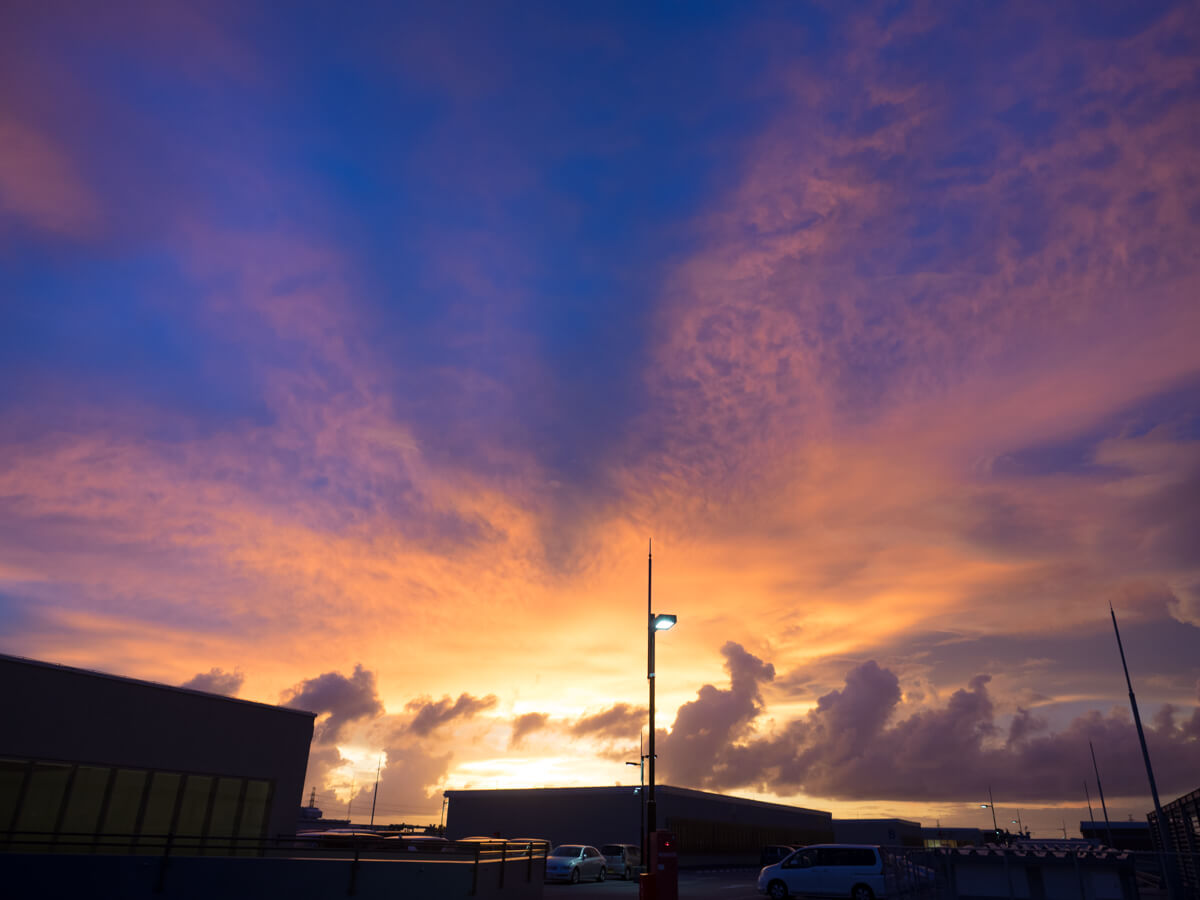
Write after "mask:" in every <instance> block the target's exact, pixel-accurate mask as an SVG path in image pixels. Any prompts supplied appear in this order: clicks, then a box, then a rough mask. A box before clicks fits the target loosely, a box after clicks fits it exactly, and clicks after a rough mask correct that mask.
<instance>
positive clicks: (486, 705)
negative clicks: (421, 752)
mask: <svg viewBox="0 0 1200 900" xmlns="http://www.w3.org/2000/svg"><path fill="white" fill-rule="evenodd" d="M497 702H498V700H497V699H496V695H495V694H488V695H487V696H486V697H472V696H471V695H470V694H466V693H463V694H459V695H458V699H457V700H451V699H450V698H449V697H443V698H442V699H441V700H432V699H429V698H425V699H423V700H410V701H409V702H408V703H407V704H406V706H405V709H407V710H408V711H409V712H412V713H415V715H414V716H413V718H412V721H411V722H409V723H408V725H407V730H408V731H410V732H411V733H412V734H415V735H417V736H418V737H427V736H428V735H429V734H431V733H432V732H433V731H435V730H436V729H438V728H440V727H441V726H443V725H446V724H449V723H450V722H452V721H454V720H455V719H469V718H471V717H472V716H474V715H476V714H477V713H481V712H483V711H484V710H488V709H491V708H492V707H494V706H495V705H496V703H497Z"/></svg>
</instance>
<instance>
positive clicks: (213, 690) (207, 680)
mask: <svg viewBox="0 0 1200 900" xmlns="http://www.w3.org/2000/svg"><path fill="white" fill-rule="evenodd" d="M245 680H246V676H245V675H243V674H242V672H241V670H240V669H238V670H235V671H233V672H226V671H225V670H224V669H219V668H217V667H216V666H214V667H213V668H211V669H209V670H208V671H207V672H200V673H199V674H197V675H195V676H193V677H192V678H189V679H188V680H187V681H185V682H184V683H183V684H181V685H180V687H185V688H191V689H192V690H194V691H208V692H209V693H210V694H224V695H226V696H227V697H236V696H237V692H238V690H240V689H241V686H242V682H243V681H245Z"/></svg>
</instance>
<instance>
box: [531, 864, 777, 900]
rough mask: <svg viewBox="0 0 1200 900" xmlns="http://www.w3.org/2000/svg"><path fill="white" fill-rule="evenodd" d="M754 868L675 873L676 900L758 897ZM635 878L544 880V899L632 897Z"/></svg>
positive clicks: (758, 899)
mask: <svg viewBox="0 0 1200 900" xmlns="http://www.w3.org/2000/svg"><path fill="white" fill-rule="evenodd" d="M757 876H758V869H723V870H713V871H705V870H699V871H690V870H689V871H684V872H680V873H679V900H762V895H761V894H759V893H758V891H756V890H755V889H754V879H755V878H756V877H757ZM637 895H638V886H637V882H636V881H605V882H603V883H600V884H597V883H596V882H584V883H583V884H553V883H550V884H547V885H546V887H545V891H544V893H543V895H542V896H544V897H545V898H546V900H600V898H606V897H623V898H625V900H636V898H637Z"/></svg>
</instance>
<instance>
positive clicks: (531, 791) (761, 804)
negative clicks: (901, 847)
mask: <svg viewBox="0 0 1200 900" xmlns="http://www.w3.org/2000/svg"><path fill="white" fill-rule="evenodd" d="M636 787H637V785H628V784H616V785H600V786H598V787H535V788H465V789H461V790H446V791H443V792H442V795H443V796H444V797H450V798H451V799H453V797H454V795H455V794H487V795H493V796H494V795H499V794H508V795H527V796H528V795H537V794H554V793H561V794H612V793H618V792H619V793H621V794H627V793H629V791H630V789H631V788H636ZM654 791H655V793H656V794H657V793H664V792H665V793H668V794H675V795H678V796H682V797H695V798H697V799H705V800H720V801H721V802H723V803H734V804H737V805H739V806H752V807H756V808H760V809H761V808H768V809H778V810H786V811H788V812H803V813H811V814H812V815H817V816H828V817H829V818H830V819H832V818H833V813H830V812H825V811H824V810H820V809H809V808H808V807H806V806H790V805H788V804H787V803H770V802H768V801H766V800H752V799H750V798H749V797H734V796H731V795H729V794H714V793H712V792H710V791H696V790H693V789H691V788H681V787H675V786H674V785H669V784H656V785H655V786H654Z"/></svg>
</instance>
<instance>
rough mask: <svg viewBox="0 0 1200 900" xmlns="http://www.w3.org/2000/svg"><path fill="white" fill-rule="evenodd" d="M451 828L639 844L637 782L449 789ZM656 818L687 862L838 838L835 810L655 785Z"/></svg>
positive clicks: (750, 856) (451, 831) (556, 840)
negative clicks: (490, 788) (834, 827)
mask: <svg viewBox="0 0 1200 900" xmlns="http://www.w3.org/2000/svg"><path fill="white" fill-rule="evenodd" d="M445 796H446V798H447V800H448V801H449V805H448V807H447V814H446V836H447V837H449V838H451V839H457V838H463V837H473V836H480V837H487V836H495V835H498V836H502V837H506V838H514V837H523V838H542V839H544V840H547V841H549V842H550V843H551V844H563V843H581V844H594V845H596V846H599V845H601V844H608V843H625V844H638V843H639V842H640V840H641V822H642V814H643V813H642V809H643V807H642V800H643V796H642V794H641V793H640V790H639V789H638V788H631V787H624V786H615V787H576V788H527V789H510V790H462V791H446V792H445ZM654 799H655V801H656V802H657V805H658V816H657V818H658V826H659V827H660V828H663V829H666V830H668V831H671V832H674V834H675V836H676V839H677V846H678V848H679V859H680V864H681V865H688V864H689V863H696V862H702V861H706V862H716V861H721V862H729V863H732V862H744V863H751V862H753V863H757V861H758V859H759V854H760V852H761V850H762V848H763V847H764V846H766V845H768V844H813V843H819V842H822V841H832V840H833V816H832V814H831V813H827V812H820V811H818V810H813V809H804V808H802V807H798V806H786V805H784V804H782V803H763V802H760V801H757V800H747V799H744V798H741V797H728V796H725V795H723V794H710V793H706V792H704V791H693V790H688V789H686V788H678V787H671V786H669V785H663V786H659V787H656V788H655V791H654Z"/></svg>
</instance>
